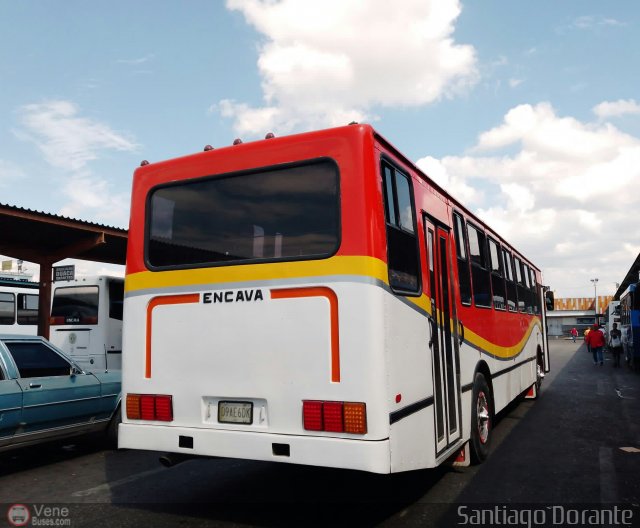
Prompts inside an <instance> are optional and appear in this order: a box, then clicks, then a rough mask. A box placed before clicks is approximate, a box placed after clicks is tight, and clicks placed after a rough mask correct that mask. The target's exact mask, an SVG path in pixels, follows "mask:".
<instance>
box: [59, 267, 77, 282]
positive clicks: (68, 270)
mask: <svg viewBox="0 0 640 528" xmlns="http://www.w3.org/2000/svg"><path fill="white" fill-rule="evenodd" d="M75 276H76V267H75V266H74V265H73V264H72V265H71V266H54V267H53V282H58V281H68V280H73V279H75Z"/></svg>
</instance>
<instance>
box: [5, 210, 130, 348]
mask: <svg viewBox="0 0 640 528" xmlns="http://www.w3.org/2000/svg"><path fill="white" fill-rule="evenodd" d="M127 235H128V233H127V230H126V229H119V228H117V227H111V226H106V225H101V224H94V223H92V222H85V221H83V220H75V219H73V218H67V217H65V216H59V215H54V214H49V213H42V212H40V211H32V210H31V209H24V208H22V207H15V206H13V205H6V204H0V254H2V255H7V256H8V257H12V258H17V259H21V260H27V261H29V262H34V263H36V264H39V265H40V287H39V295H38V335H41V336H44V337H46V338H48V337H49V315H50V311H51V280H52V277H51V275H52V267H53V264H54V263H56V262H58V261H60V260H63V259H66V258H77V259H82V260H90V261H93V262H106V263H109V264H125V262H126V257H127Z"/></svg>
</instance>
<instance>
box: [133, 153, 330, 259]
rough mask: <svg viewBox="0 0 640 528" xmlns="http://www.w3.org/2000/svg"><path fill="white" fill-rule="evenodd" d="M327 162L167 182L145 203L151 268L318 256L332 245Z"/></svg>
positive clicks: (322, 255)
mask: <svg viewBox="0 0 640 528" xmlns="http://www.w3.org/2000/svg"><path fill="white" fill-rule="evenodd" d="M338 186H339V184H338V169H337V166H336V164H335V163H334V162H333V161H330V160H320V161H314V162H309V163H305V164H301V165H295V166H288V167H285V168H280V167H278V168H270V169H264V170H261V171H256V172H250V173H246V172H245V173H241V174H231V175H228V176H218V177H209V178H200V179H197V180H189V181H183V182H179V183H171V184H169V185H166V186H162V187H158V188H156V189H155V190H154V191H152V193H151V195H150V200H149V202H148V204H149V206H148V212H147V214H148V217H147V233H146V257H147V262H148V264H149V265H150V266H151V267H154V268H158V267H162V268H167V267H175V266H180V267H185V266H187V267H188V266H197V265H203V264H210V265H212V264H217V263H234V262H236V263H244V262H248V261H254V262H255V261H261V260H270V261H273V260H294V259H309V258H324V257H328V256H331V255H332V254H333V253H335V251H337V249H338V241H339V191H338Z"/></svg>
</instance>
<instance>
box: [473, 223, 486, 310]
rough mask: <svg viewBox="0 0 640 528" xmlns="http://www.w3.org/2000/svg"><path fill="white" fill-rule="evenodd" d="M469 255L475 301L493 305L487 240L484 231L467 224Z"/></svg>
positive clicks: (480, 303)
mask: <svg viewBox="0 0 640 528" xmlns="http://www.w3.org/2000/svg"><path fill="white" fill-rule="evenodd" d="M467 235H468V237H469V257H470V260H471V273H472V277H471V278H472V280H473V302H474V304H475V305H476V306H484V307H487V308H490V307H491V282H490V279H489V270H488V267H487V240H486V238H485V235H484V233H483V232H482V231H480V230H479V229H477V228H476V227H474V226H472V225H471V224H467Z"/></svg>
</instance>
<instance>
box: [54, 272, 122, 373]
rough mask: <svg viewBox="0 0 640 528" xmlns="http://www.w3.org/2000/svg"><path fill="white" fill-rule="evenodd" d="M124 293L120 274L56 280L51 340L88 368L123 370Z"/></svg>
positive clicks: (94, 369)
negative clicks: (116, 275) (117, 275)
mask: <svg viewBox="0 0 640 528" xmlns="http://www.w3.org/2000/svg"><path fill="white" fill-rule="evenodd" d="M123 296H124V279H122V278H118V277H107V276H99V277H84V278H78V279H74V280H71V281H60V282H56V283H54V288H53V293H52V303H51V327H50V341H51V342H52V343H53V344H54V345H56V346H57V347H58V348H60V349H61V350H62V351H63V352H65V353H66V354H67V355H69V356H70V357H71V358H72V359H73V360H74V361H75V362H77V363H78V364H79V365H80V366H81V367H82V368H83V369H85V370H89V371H91V370H93V371H97V370H120V369H122V304H123Z"/></svg>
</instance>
